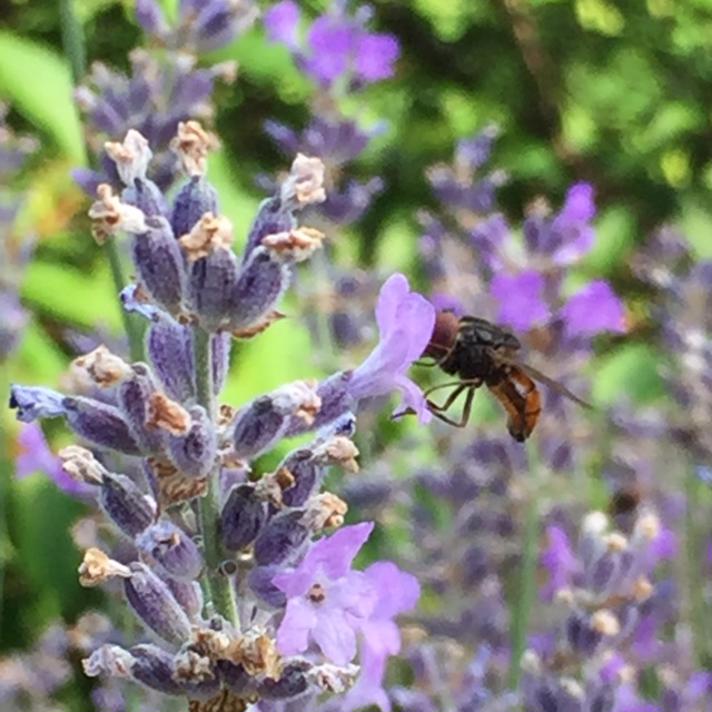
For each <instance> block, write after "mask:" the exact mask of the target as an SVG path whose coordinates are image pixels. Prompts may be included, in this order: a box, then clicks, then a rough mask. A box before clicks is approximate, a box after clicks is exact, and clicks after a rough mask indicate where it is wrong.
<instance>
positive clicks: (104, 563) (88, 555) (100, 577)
mask: <svg viewBox="0 0 712 712" xmlns="http://www.w3.org/2000/svg"><path fill="white" fill-rule="evenodd" d="M115 576H120V577H121V578H129V577H130V576H131V569H130V568H129V567H128V566H124V565H123V564H120V563H119V562H118V561H114V559H110V558H109V557H108V556H107V555H106V554H105V553H104V552H103V551H102V550H101V549H95V548H92V549H87V551H85V552H84V560H83V561H82V563H81V564H80V565H79V583H80V584H81V585H82V586H86V587H87V588H92V587H93V586H99V585H100V584H102V583H104V582H105V581H108V580H109V579H111V578H114V577H115Z"/></svg>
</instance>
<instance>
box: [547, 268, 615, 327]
mask: <svg viewBox="0 0 712 712" xmlns="http://www.w3.org/2000/svg"><path fill="white" fill-rule="evenodd" d="M560 315H561V317H562V318H563V320H564V328H565V330H566V334H567V336H569V337H576V336H586V337H590V336H595V335H596V334H599V333H601V332H602V331H612V332H618V333H621V332H623V331H625V315H624V311H623V304H622V303H621V300H620V299H619V298H618V297H617V296H616V295H615V293H614V292H613V290H612V289H611V287H610V285H609V284H608V282H606V281H604V280H595V281H593V282H589V283H588V284H587V285H586V286H584V287H583V288H582V289H580V290H579V291H578V292H576V294H574V295H573V296H572V297H570V298H569V300H568V301H567V302H566V304H564V306H563V307H562V308H561V311H560Z"/></svg>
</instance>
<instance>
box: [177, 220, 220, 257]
mask: <svg viewBox="0 0 712 712" xmlns="http://www.w3.org/2000/svg"><path fill="white" fill-rule="evenodd" d="M232 238H233V235H232V223H231V222H230V221H229V220H228V219H227V218H226V217H224V216H222V215H217V216H216V215H213V214H212V213H205V214H204V215H203V217H202V218H200V220H198V222H197V223H195V225H194V226H193V229H192V230H191V231H190V232H189V233H188V234H187V235H183V236H182V237H181V238H180V240H179V242H180V244H181V247H182V248H183V251H184V252H185V254H186V255H187V256H188V260H189V261H190V262H195V261H196V260H199V259H200V258H201V257H207V256H208V255H209V254H211V253H212V252H214V251H215V250H217V249H225V250H229V249H230V245H232Z"/></svg>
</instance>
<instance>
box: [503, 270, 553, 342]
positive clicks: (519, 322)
mask: <svg viewBox="0 0 712 712" xmlns="http://www.w3.org/2000/svg"><path fill="white" fill-rule="evenodd" d="M490 293H491V294H492V296H493V297H494V298H495V299H496V300H497V302H498V303H499V310H498V312H497V321H498V322H500V323H502V324H507V325H508V326H511V327H512V328H513V329H515V330H517V331H528V330H529V329H531V328H532V327H533V326H536V325H537V324H540V323H542V322H544V321H546V320H547V319H548V318H549V316H550V311H549V307H548V306H547V305H546V302H545V301H544V298H543V293H544V277H543V276H542V275H541V274H539V272H536V271H535V270H525V271H524V272H520V273H519V274H516V275H507V274H498V275H496V276H495V277H494V279H493V280H492V282H491V284H490Z"/></svg>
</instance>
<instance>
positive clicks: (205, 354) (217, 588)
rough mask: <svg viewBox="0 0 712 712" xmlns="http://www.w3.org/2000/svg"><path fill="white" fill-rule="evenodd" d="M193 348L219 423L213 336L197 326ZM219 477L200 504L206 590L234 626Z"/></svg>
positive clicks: (202, 393) (205, 398) (200, 389)
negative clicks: (222, 536) (225, 563)
mask: <svg viewBox="0 0 712 712" xmlns="http://www.w3.org/2000/svg"><path fill="white" fill-rule="evenodd" d="M193 349H194V354H195V383H196V391H197V400H198V404H199V405H202V406H203V407H204V408H205V410H206V411H207V412H208V416H209V417H210V419H211V420H212V421H213V422H215V416H216V412H217V408H216V402H215V395H214V393H213V376H212V373H213V371H212V341H211V334H209V333H208V332H207V331H205V330H204V329H201V328H200V327H196V329H195V331H194V338H193ZM219 474H220V473H219V471H218V469H217V468H216V469H215V470H214V471H213V472H212V473H211V474H210V475H209V476H208V491H207V492H206V494H205V496H204V497H201V498H200V500H199V501H198V518H199V522H200V531H201V535H202V537H203V548H204V555H205V572H204V573H203V579H204V588H205V589H207V592H208V593H209V595H210V598H211V600H212V604H213V606H214V608H215V611H216V613H219V614H220V615H222V616H223V617H224V618H226V619H227V620H228V621H230V622H231V623H234V624H235V625H238V617H237V607H236V605H235V594H234V590H233V585H232V580H231V579H230V578H229V577H228V576H226V575H225V574H223V573H221V571H220V564H221V562H222V560H223V556H222V551H221V546H220V539H219V535H218V521H219V519H220V502H219V491H220V480H219Z"/></svg>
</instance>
